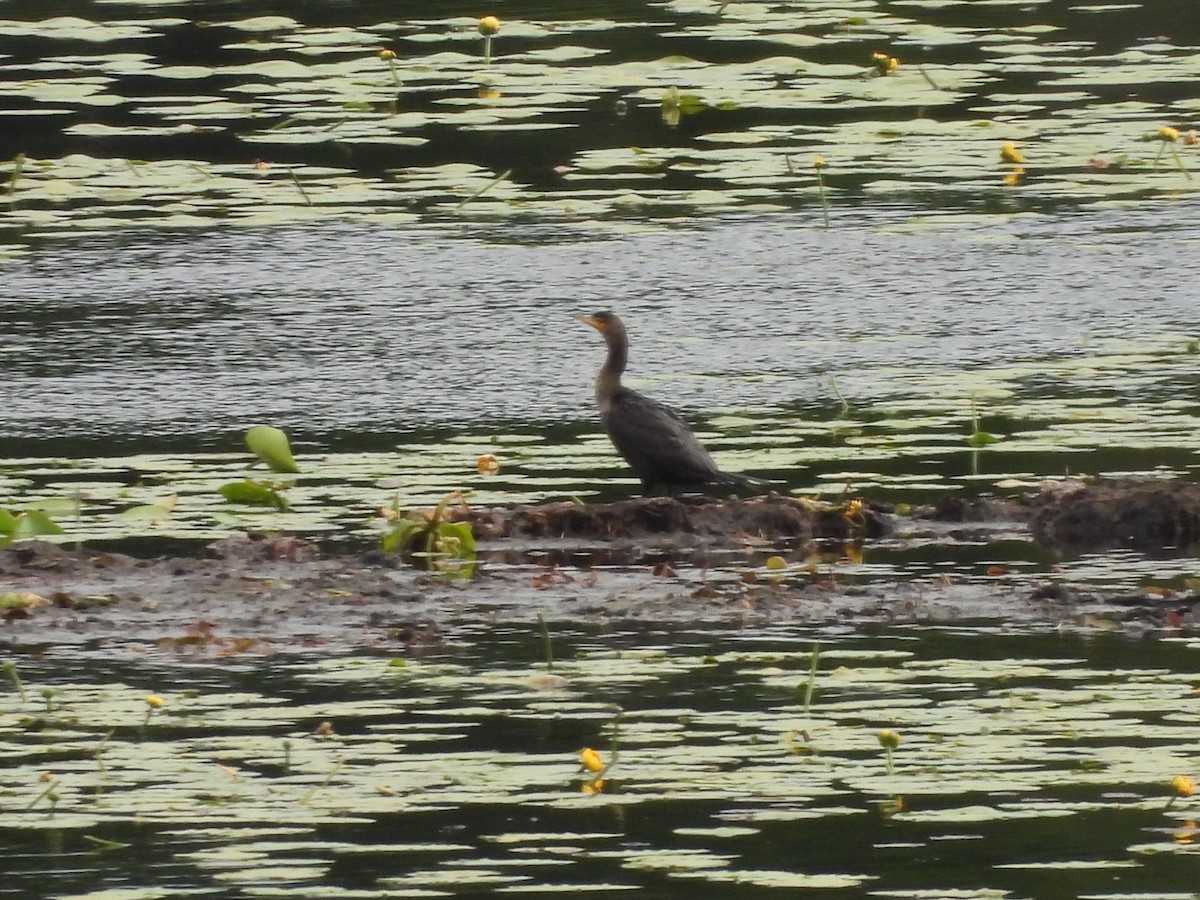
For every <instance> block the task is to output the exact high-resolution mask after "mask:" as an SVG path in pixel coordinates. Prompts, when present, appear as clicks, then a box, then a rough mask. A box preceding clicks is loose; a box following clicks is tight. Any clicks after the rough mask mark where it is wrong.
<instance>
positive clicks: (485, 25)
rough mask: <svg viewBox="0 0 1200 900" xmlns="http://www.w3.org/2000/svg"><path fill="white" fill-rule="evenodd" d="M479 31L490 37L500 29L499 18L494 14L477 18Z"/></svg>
mask: <svg viewBox="0 0 1200 900" xmlns="http://www.w3.org/2000/svg"><path fill="white" fill-rule="evenodd" d="M477 27H478V28H479V33H480V34H482V35H483V36H484V37H491V36H492V35H493V34H496V33H498V32H499V31H500V20H499V19H497V18H496V17H495V16H484V17H483V18H482V19H480V20H479V25H478V26H477Z"/></svg>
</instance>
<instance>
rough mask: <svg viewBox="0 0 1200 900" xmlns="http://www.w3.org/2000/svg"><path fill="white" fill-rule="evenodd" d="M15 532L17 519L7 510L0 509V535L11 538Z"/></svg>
mask: <svg viewBox="0 0 1200 900" xmlns="http://www.w3.org/2000/svg"><path fill="white" fill-rule="evenodd" d="M16 530H17V517H16V516H14V515H13V514H12V513H10V512H9V511H8V510H7V509H0V535H6V534H7V535H9V536H11V535H12V534H13V533H15V532H16Z"/></svg>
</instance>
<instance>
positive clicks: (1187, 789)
mask: <svg viewBox="0 0 1200 900" xmlns="http://www.w3.org/2000/svg"><path fill="white" fill-rule="evenodd" d="M1171 787H1173V788H1174V789H1175V793H1176V794H1178V795H1179V796H1180V797H1190V796H1192V794H1194V793H1196V782H1194V781H1192V779H1191V778H1189V777H1188V776H1187V775H1176V776H1175V777H1174V778H1172V779H1171Z"/></svg>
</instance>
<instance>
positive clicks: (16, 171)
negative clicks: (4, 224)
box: [8, 153, 25, 211]
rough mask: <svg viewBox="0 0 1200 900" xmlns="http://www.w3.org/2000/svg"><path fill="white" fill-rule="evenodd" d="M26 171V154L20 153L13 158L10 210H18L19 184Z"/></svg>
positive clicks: (9, 191)
mask: <svg viewBox="0 0 1200 900" xmlns="http://www.w3.org/2000/svg"><path fill="white" fill-rule="evenodd" d="M24 169H25V154H24V153H18V154H17V155H16V156H14V157H13V170H12V175H10V176H9V179H8V208H9V210H10V211H11V210H14V209H16V208H17V182H18V181H20V180H21V172H22V171H23V170H24Z"/></svg>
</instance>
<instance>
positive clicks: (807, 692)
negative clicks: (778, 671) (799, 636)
mask: <svg viewBox="0 0 1200 900" xmlns="http://www.w3.org/2000/svg"><path fill="white" fill-rule="evenodd" d="M820 653H821V645H820V644H813V648H812V659H811V660H809V664H808V680H807V681H806V682H805V684H804V714H805V715H806V716H807V715H808V711H809V709H810V708H811V707H812V698H813V689H814V688H815V687H816V683H817V662H818V660H819V659H820Z"/></svg>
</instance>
